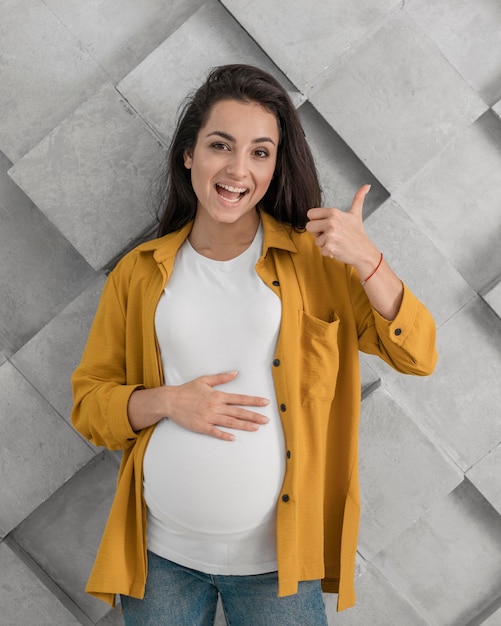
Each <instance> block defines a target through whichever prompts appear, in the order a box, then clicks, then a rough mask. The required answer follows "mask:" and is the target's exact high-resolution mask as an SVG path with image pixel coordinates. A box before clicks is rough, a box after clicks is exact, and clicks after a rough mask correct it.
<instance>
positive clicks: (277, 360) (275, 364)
mask: <svg viewBox="0 0 501 626" xmlns="http://www.w3.org/2000/svg"><path fill="white" fill-rule="evenodd" d="M273 365H274V366H275V367H278V366H279V365H280V359H275V360H274V361H273Z"/></svg>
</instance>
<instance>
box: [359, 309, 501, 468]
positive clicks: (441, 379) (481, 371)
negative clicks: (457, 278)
mask: <svg viewBox="0 0 501 626" xmlns="http://www.w3.org/2000/svg"><path fill="white" fill-rule="evenodd" d="M437 349H438V355H439V359H438V364H437V368H436V370H435V372H434V373H433V375H432V376H430V377H427V378H416V377H412V376H402V375H400V374H397V373H394V372H393V371H392V370H390V368H389V367H386V366H385V364H383V363H381V362H379V361H377V360H375V359H374V360H371V365H372V366H373V367H374V369H375V370H376V371H378V372H380V373H381V376H382V377H383V378H384V380H385V383H386V384H387V385H388V388H389V390H390V393H391V395H392V396H394V397H395V399H396V401H397V402H398V403H399V404H400V405H401V406H402V407H404V408H405V409H406V411H407V412H408V413H409V415H411V416H412V419H413V420H414V421H416V422H417V424H418V425H419V426H420V427H421V428H422V429H423V430H424V431H425V433H426V434H428V435H429V436H430V437H432V439H433V440H434V441H435V442H438V443H439V445H440V447H442V448H444V449H445V450H446V451H447V453H448V454H449V455H450V456H451V457H452V458H453V459H454V460H455V461H456V463H458V465H459V466H460V467H461V469H462V470H463V471H467V470H469V469H470V468H471V467H472V466H473V465H475V463H477V462H478V461H479V460H480V459H482V458H483V457H484V456H485V455H486V454H487V453H488V452H489V451H490V450H492V448H493V447H494V446H496V445H497V444H498V443H499V442H500V441H501V419H500V417H501V391H500V387H499V381H500V380H501V324H500V321H499V318H498V317H497V316H496V315H495V314H494V313H493V312H492V311H491V309H489V307H488V306H486V305H485V303H484V302H483V301H482V300H481V299H480V298H476V299H475V300H473V301H471V302H470V303H468V304H467V305H466V306H465V307H464V308H463V309H461V311H459V312H458V313H457V314H456V315H454V317H452V318H451V319H450V320H449V321H448V322H447V323H446V324H444V325H443V326H442V327H441V328H440V331H439V333H438V339H437Z"/></svg>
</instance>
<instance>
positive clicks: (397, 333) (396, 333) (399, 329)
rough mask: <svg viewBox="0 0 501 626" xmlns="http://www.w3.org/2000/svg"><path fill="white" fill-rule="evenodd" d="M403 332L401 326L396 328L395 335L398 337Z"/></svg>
mask: <svg viewBox="0 0 501 626" xmlns="http://www.w3.org/2000/svg"><path fill="white" fill-rule="evenodd" d="M401 334H402V329H401V328H395V335H396V336H397V337H398V336H399V335H401Z"/></svg>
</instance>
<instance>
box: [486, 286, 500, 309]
mask: <svg viewBox="0 0 501 626" xmlns="http://www.w3.org/2000/svg"><path fill="white" fill-rule="evenodd" d="M484 300H485V301H486V302H487V303H488V304H489V305H490V306H491V307H492V308H493V309H494V311H496V313H497V314H498V315H499V317H501V281H500V282H499V283H498V284H497V285H496V286H495V287H493V288H492V289H491V290H490V291H489V292H488V293H487V294H486V295H485V296H484Z"/></svg>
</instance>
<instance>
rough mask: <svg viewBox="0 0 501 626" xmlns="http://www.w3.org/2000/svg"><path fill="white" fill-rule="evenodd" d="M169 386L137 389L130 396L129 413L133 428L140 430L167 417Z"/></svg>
mask: <svg viewBox="0 0 501 626" xmlns="http://www.w3.org/2000/svg"><path fill="white" fill-rule="evenodd" d="M169 389H170V388H169V387H156V388H154V389H136V390H135V391H134V392H133V393H132V394H131V396H130V398H129V403H128V405H127V415H128V418H129V423H130V425H131V428H132V430H134V431H135V432H138V431H140V430H142V429H143V428H147V427H148V426H153V425H154V424H156V423H157V422H159V421H160V420H161V419H163V418H164V417H167V405H166V403H167V401H168V395H169Z"/></svg>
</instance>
